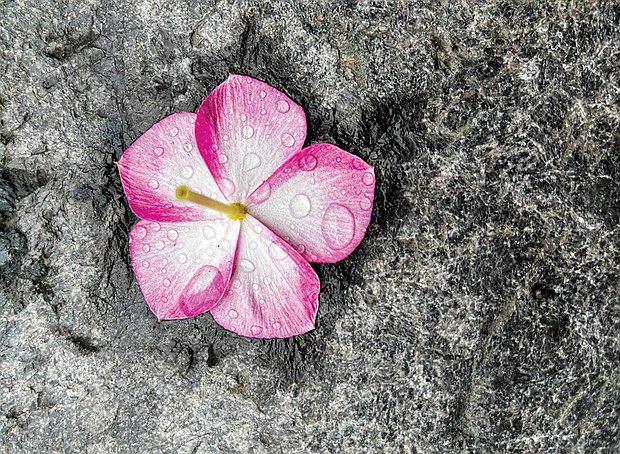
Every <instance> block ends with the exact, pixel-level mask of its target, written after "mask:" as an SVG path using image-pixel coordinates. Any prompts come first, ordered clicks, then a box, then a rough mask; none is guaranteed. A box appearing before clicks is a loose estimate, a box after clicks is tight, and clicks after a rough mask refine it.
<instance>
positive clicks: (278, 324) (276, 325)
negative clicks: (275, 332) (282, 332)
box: [273, 322, 282, 329]
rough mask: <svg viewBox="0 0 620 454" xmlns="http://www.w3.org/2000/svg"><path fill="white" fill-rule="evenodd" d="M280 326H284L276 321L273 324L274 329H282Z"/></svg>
mask: <svg viewBox="0 0 620 454" xmlns="http://www.w3.org/2000/svg"><path fill="white" fill-rule="evenodd" d="M280 328H282V325H281V324H280V323H279V322H275V323H274V324H273V329H280Z"/></svg>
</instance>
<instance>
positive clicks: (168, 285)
mask: <svg viewBox="0 0 620 454" xmlns="http://www.w3.org/2000/svg"><path fill="white" fill-rule="evenodd" d="M163 284H164V287H170V279H164V282H163Z"/></svg>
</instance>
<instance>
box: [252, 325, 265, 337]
mask: <svg viewBox="0 0 620 454" xmlns="http://www.w3.org/2000/svg"><path fill="white" fill-rule="evenodd" d="M250 329H251V330H252V334H253V335H254V336H258V335H259V334H260V333H262V332H263V328H261V327H260V326H257V325H254V326H252V328H250Z"/></svg>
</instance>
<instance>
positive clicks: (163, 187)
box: [117, 112, 223, 222]
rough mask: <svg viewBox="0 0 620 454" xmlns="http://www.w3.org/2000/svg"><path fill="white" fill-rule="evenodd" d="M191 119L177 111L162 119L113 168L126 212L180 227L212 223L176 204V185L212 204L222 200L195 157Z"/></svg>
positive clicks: (207, 214)
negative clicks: (180, 223)
mask: <svg viewBox="0 0 620 454" xmlns="http://www.w3.org/2000/svg"><path fill="white" fill-rule="evenodd" d="M195 121H196V114H194V113H189V112H180V113H176V114H174V115H170V116H169V117H166V118H164V119H163V120H161V121H159V122H158V123H156V124H155V125H153V126H152V127H151V128H150V129H149V130H148V131H146V132H145V133H144V134H143V135H142V136H140V137H139V138H138V139H137V140H136V141H135V142H134V143H133V144H132V145H131V146H130V147H129V148H128V149H127V150H126V151H125V152H124V153H123V156H122V157H121V159H120V161H119V162H118V163H117V165H118V170H119V173H120V176H121V181H122V183H123V188H124V190H125V194H126V195H127V201H128V202H129V207H130V208H131V210H132V211H133V212H134V213H135V214H136V216H138V217H139V218H142V219H148V220H151V221H160V222H186V221H200V220H207V219H215V218H218V217H219V214H218V213H216V212H214V211H212V210H209V209H208V208H204V207H201V206H199V205H195V204H192V203H190V202H180V201H179V200H177V199H176V196H175V191H176V188H177V187H178V186H180V185H186V186H189V187H190V188H191V189H192V190H194V191H198V192H200V193H202V194H204V195H207V196H209V197H212V198H214V199H217V200H223V197H222V195H221V194H220V192H219V189H218V188H217V185H216V184H215V181H214V180H213V177H212V176H211V174H210V173H209V169H208V168H207V166H206V164H205V163H204V160H203V159H202V157H201V155H200V153H199V152H198V147H197V146H196V139H195V137H194V123H195Z"/></svg>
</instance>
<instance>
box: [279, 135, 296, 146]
mask: <svg viewBox="0 0 620 454" xmlns="http://www.w3.org/2000/svg"><path fill="white" fill-rule="evenodd" d="M294 144H295V139H293V136H292V135H290V134H287V133H284V134H282V145H284V146H285V147H292V146H293V145H294Z"/></svg>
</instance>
